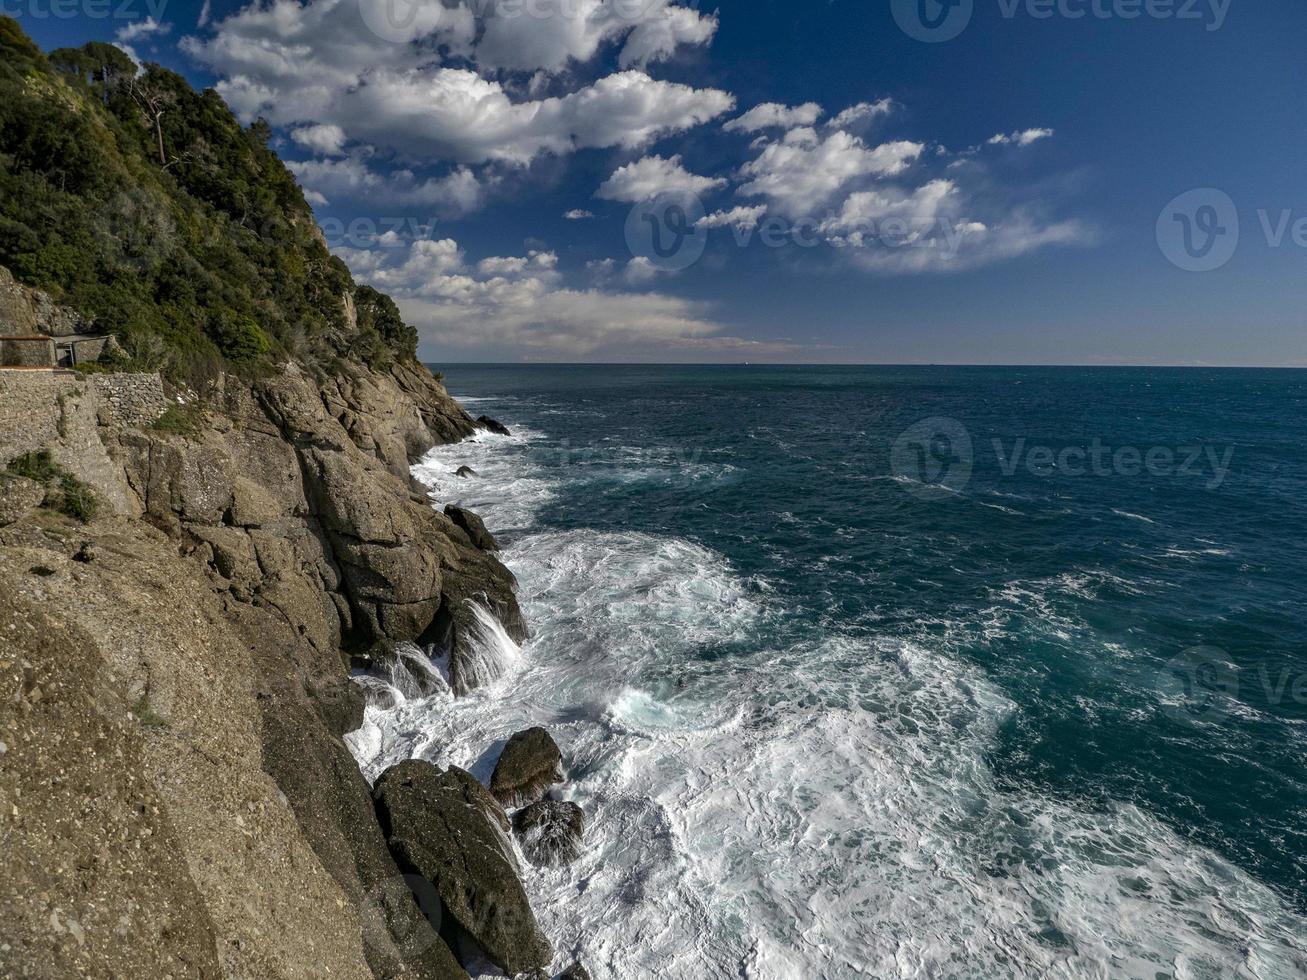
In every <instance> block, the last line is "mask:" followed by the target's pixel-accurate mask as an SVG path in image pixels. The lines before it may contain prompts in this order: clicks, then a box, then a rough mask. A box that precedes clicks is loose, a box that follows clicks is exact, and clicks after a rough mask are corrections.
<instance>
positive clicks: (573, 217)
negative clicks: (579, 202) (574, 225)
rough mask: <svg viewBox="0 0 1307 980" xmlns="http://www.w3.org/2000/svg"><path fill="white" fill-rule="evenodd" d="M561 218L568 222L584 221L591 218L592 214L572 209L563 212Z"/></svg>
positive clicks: (584, 210) (580, 209)
mask: <svg viewBox="0 0 1307 980" xmlns="http://www.w3.org/2000/svg"><path fill="white" fill-rule="evenodd" d="M563 217H564V218H566V219H567V220H568V221H585V220H586V219H588V218H593V217H594V213H593V212H590V211H587V210H586V209H585V208H573V209H572V210H571V211H566V212H564V213H563Z"/></svg>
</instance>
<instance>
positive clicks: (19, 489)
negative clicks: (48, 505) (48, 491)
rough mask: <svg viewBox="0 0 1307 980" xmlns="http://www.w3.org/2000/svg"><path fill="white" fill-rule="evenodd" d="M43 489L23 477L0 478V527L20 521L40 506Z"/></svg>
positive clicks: (43, 495)
mask: <svg viewBox="0 0 1307 980" xmlns="http://www.w3.org/2000/svg"><path fill="white" fill-rule="evenodd" d="M44 500H45V487H43V486H41V484H39V483H37V482H36V481H35V480H29V479H27V477H25V476H0V527H7V526H8V525H10V524H14V523H16V522H18V521H20V520H22V519H23V518H24V517H25V516H26V515H27V514H28V512H29V511H32V510H34V509H35V508H37V507H40V506H41V503H42V501H44Z"/></svg>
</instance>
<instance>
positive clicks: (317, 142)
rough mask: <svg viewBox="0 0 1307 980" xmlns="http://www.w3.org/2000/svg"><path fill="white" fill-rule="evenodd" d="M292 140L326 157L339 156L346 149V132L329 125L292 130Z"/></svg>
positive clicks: (301, 127)
mask: <svg viewBox="0 0 1307 980" xmlns="http://www.w3.org/2000/svg"><path fill="white" fill-rule="evenodd" d="M290 138H291V139H293V140H294V141H295V142H296V143H298V144H299V145H300V146H304V147H308V148H309V149H310V150H313V151H315V152H317V153H321V154H323V155H324V156H338V155H340V153H341V152H343V151H344V149H345V131H344V130H343V129H341V128H340V127H339V126H333V125H330V124H327V123H324V124H320V125H317V126H299V127H297V128H295V129H292V130H291V133H290Z"/></svg>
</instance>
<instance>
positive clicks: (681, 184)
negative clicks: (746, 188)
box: [595, 156, 726, 204]
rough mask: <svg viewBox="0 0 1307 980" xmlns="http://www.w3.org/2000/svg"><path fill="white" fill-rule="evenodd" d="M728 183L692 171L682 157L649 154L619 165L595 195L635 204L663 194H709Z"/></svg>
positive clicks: (607, 199) (608, 199) (718, 178)
mask: <svg viewBox="0 0 1307 980" xmlns="http://www.w3.org/2000/svg"><path fill="white" fill-rule="evenodd" d="M725 185H726V181H725V180H724V179H722V178H720V177H700V176H698V175H697V174H692V173H690V172H689V171H688V170H686V169H685V168H684V167H683V166H681V158H680V157H679V156H674V157H672V158H671V159H668V160H664V159H663V158H662V157H660V156H650V157H645V158H644V159H642V160H637V161H635V162H634V163H628V164H627V165H626V166H624V167H619V168H618V169H617V170H616V171H614V172H613V175H612V176H611V177H609V178H608V179H607V180H606V181H604V182H603V184H602V185H600V187H599V190H597V191H595V197H598V198H601V199H603V200H606V201H623V202H625V203H627V204H635V203H637V202H639V201H650V200H653V199H654V198H656V197H658V196H659V195H660V194H706V193H708V192H709V191H712V190H716V189H717V188H719V187H724V186H725Z"/></svg>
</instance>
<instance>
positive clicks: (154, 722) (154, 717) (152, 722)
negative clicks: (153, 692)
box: [132, 694, 168, 728]
mask: <svg viewBox="0 0 1307 980" xmlns="http://www.w3.org/2000/svg"><path fill="white" fill-rule="evenodd" d="M132 714H134V715H136V720H137V721H139V722H140V723H141V725H142V726H143V727H145V728H167V727H168V719H167V718H165V717H163V715H161V714H159V713H158V712H156V711H155V710H154V708H153V707H151V705H150V696H149V695H148V694H142V695H141V699H140V700H139V701H137V702H136V704H135V705H133V706H132Z"/></svg>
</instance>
